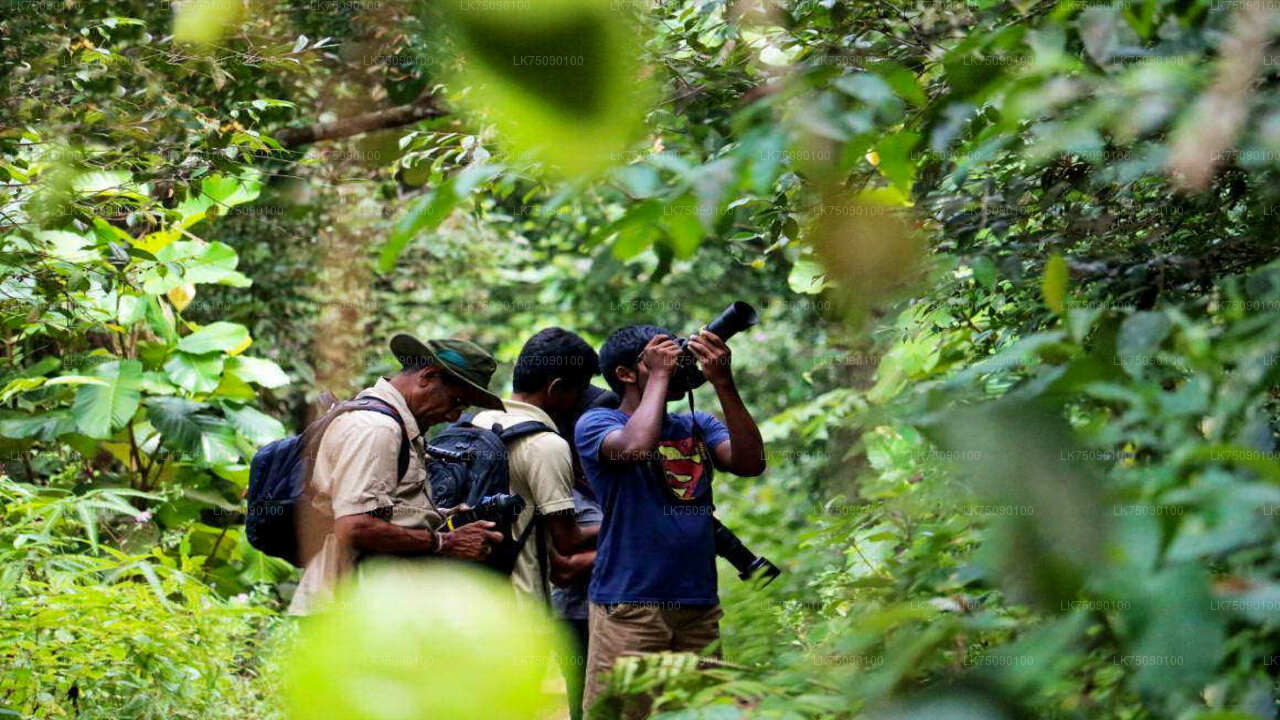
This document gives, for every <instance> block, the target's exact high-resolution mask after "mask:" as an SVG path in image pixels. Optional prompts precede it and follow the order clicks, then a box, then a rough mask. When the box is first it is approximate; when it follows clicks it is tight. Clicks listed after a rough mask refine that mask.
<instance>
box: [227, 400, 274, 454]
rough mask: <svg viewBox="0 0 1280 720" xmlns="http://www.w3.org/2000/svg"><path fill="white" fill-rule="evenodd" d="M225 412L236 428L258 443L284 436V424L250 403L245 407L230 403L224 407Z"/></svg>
mask: <svg viewBox="0 0 1280 720" xmlns="http://www.w3.org/2000/svg"><path fill="white" fill-rule="evenodd" d="M223 412H224V413H225V414H226V416H227V419H229V420H230V421H231V424H232V425H233V426H235V429H236V430H238V431H240V434H241V435H244V436H245V437H246V438H249V440H251V441H253V443H254V444H256V445H261V444H263V443H268V442H271V441H272V440H279V439H280V438H282V437H284V425H281V424H280V421H279V420H276V419H275V418H273V417H271V416H270V415H267V414H266V413H263V412H262V411H260V410H258V409H256V408H253V407H250V406H248V405H245V406H243V407H234V406H230V405H229V406H226V407H224V408H223Z"/></svg>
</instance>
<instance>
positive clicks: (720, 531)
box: [714, 520, 782, 585]
mask: <svg viewBox="0 0 1280 720" xmlns="http://www.w3.org/2000/svg"><path fill="white" fill-rule="evenodd" d="M714 537H715V543H716V554H717V555H719V556H720V557H722V558H724V559H725V560H728V561H729V564H730V565H732V566H733V567H734V569H735V570H737V571H738V579H739V580H750V579H752V578H763V579H764V584H765V585H768V584H769V583H771V582H773V579H774V578H776V577H778V576H779V575H781V574H782V569H781V568H779V567H778V566H777V565H774V564H773V563H771V562H769V561H768V560H767V559H765V558H762V557H760V556H758V555H756V554H755V553H753V552H751V551H750V550H748V549H747V546H746V545H743V544H742V541H741V540H739V539H738V536H737V535H735V534H733V531H732V530H730V529H729V528H727V527H725V526H724V524H723V523H721V522H720V521H719V520H716V521H715V536H714Z"/></svg>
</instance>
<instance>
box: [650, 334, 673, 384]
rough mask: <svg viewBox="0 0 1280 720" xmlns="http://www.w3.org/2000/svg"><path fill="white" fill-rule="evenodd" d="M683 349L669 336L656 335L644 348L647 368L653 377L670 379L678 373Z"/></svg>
mask: <svg viewBox="0 0 1280 720" xmlns="http://www.w3.org/2000/svg"><path fill="white" fill-rule="evenodd" d="M680 352H681V348H680V346H679V345H678V344H676V341H675V340H674V339H672V338H671V337H669V336H667V335H656V336H654V337H653V339H652V340H650V341H649V343H648V344H647V345H645V346H644V353H643V355H642V357H643V359H644V364H645V367H647V368H649V374H650V375H653V376H663V377H670V376H671V375H672V374H674V373H675V371H676V364H677V362H678V360H679V357H680Z"/></svg>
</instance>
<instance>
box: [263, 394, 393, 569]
mask: <svg viewBox="0 0 1280 720" xmlns="http://www.w3.org/2000/svg"><path fill="white" fill-rule="evenodd" d="M355 411H368V412H376V413H378V414H379V415H386V416H387V417H389V418H391V419H393V420H395V421H396V424H397V425H399V426H400V438H401V441H400V454H399V457H398V459H397V465H396V467H397V470H398V473H399V474H398V475H397V477H404V474H405V471H406V470H408V469H409V437H408V433H407V431H406V430H405V427H404V421H403V420H402V419H401V418H400V413H398V412H396V411H395V409H394V408H392V407H391V405H390V404H388V403H387V402H386V401H385V400H380V399H378V398H375V397H369V396H364V397H358V398H356V399H354V400H349V401H347V402H345V403H341V404H339V405H338V406H336V407H334V408H333V409H331V410H330V411H329V412H327V413H325V414H324V415H323V416H321V417H320V418H317V419H316V421H315V422H313V423H311V424H310V425H308V426H307V427H306V429H305V430H303V431H302V433H301V434H299V435H292V436H290V437H287V438H282V439H280V440H276V441H274V442H271V443H267V444H266V445H263V446H262V448H261V449H259V450H258V452H257V453H256V454H254V456H253V462H251V463H250V464H249V492H248V511H247V512H246V513H245V520H244V532H245V536H246V537H247V538H248V539H249V544H250V545H252V546H254V547H255V548H257V549H258V550H260V551H262V552H263V553H265V554H267V555H271V556H272V557H278V558H283V559H285V560H288V561H289V562H290V563H292V564H294V565H295V566H297V567H302V565H303V564H304V562H305V560H306V559H305V558H302V557H301V556H300V555H301V553H300V551H299V548H298V521H297V517H296V513H297V511H298V501H299V499H300V498H301V497H302V491H303V488H304V487H305V486H306V481H307V476H308V474H309V472H310V468H311V466H312V463H313V462H314V461H315V457H316V453H317V452H319V450H320V437H321V436H322V435H323V434H324V431H325V430H326V429H328V427H329V423H331V422H333V420H334V418H336V417H338V416H339V415H342V414H345V413H349V412H355Z"/></svg>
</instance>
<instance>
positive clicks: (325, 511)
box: [289, 335, 502, 614]
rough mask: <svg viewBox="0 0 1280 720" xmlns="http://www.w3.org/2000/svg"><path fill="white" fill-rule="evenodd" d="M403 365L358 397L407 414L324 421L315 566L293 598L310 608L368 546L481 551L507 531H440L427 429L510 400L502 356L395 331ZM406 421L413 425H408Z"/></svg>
mask: <svg viewBox="0 0 1280 720" xmlns="http://www.w3.org/2000/svg"><path fill="white" fill-rule="evenodd" d="M391 351H392V353H393V354H395V356H396V359H397V360H399V361H400V364H401V365H402V366H403V367H402V369H401V370H400V372H399V373H397V374H396V375H394V376H392V377H390V378H382V379H380V380H378V382H377V383H375V384H374V386H373V387H371V388H368V389H366V390H364V391H362V392H361V393H360V394H359V395H357V398H370V399H372V400H373V401H375V402H379V403H380V404H382V405H385V406H388V407H390V408H391V409H392V410H394V411H395V412H396V414H397V415H398V416H399V418H400V422H399V423H398V422H396V420H394V419H393V418H391V417H388V416H386V415H383V414H381V413H378V412H374V411H355V412H346V413H343V414H341V415H338V416H337V417H335V418H333V420H332V422H331V423H330V424H329V426H328V427H327V428H326V429H325V430H324V432H323V434H322V435H321V438H320V441H319V448H318V449H317V450H316V455H315V460H314V463H313V464H312V468H311V474H310V481H309V482H308V484H307V486H306V492H305V497H304V501H305V502H304V504H303V505H301V506H300V507H305V511H303V512H300V513H299V535H300V538H299V540H300V544H301V547H302V551H303V557H304V558H307V562H306V567H305V569H304V570H303V573H302V579H301V580H300V581H299V584H298V589H297V591H296V592H295V593H294V596H293V601H292V603H291V604H290V606H289V612H290V613H292V614H306V613H308V612H310V611H311V610H312V609H314V608H315V607H316V606H317V604H318V603H321V602H323V601H324V600H326V599H327V598H328V597H329V596H330V593H331V592H332V591H333V588H334V586H335V585H336V584H337V582H338V580H339V579H340V578H341V577H342V576H343V575H345V574H346V573H348V572H350V571H351V570H352V569H353V568H354V566H355V562H356V560H357V559H358V558H359V557H361V556H364V555H370V554H388V555H403V556H421V555H438V556H446V557H455V558H463V559H468V560H481V559H484V558H485V557H487V556H488V554H489V553H490V552H492V547H493V545H494V544H495V543H498V542H500V541H501V540H502V535H501V534H500V533H498V532H495V531H493V530H492V527H493V523H491V522H487V521H482V522H476V523H471V524H469V525H464V526H462V527H460V528H458V529H456V530H453V531H452V532H437V531H436V528H438V527H439V526H440V524H441V519H442V518H441V514H440V510H439V509H437V508H436V506H435V503H433V502H432V500H431V494H430V488H429V487H428V484H427V483H426V482H425V480H426V455H425V450H424V448H423V444H422V443H423V440H422V432H423V431H424V430H426V429H427V428H429V427H430V426H431V425H434V424H436V423H439V422H452V421H455V420H457V419H458V417H459V416H460V415H461V414H462V410H463V408H465V407H467V406H473V405H474V406H478V407H483V408H500V407H502V401H501V400H499V399H498V397H497V396H496V395H494V394H493V393H491V392H489V391H488V390H487V389H486V386H487V385H488V384H489V380H490V378H491V377H492V376H493V371H494V370H495V369H496V367H497V363H496V362H495V361H494V359H493V358H492V357H491V356H490V355H489V354H488V353H486V352H485V351H484V350H482V349H481V348H479V347H478V346H476V345H474V344H472V343H469V342H467V341H465V340H453V339H448V340H428V341H427V342H426V343H423V342H420V341H418V340H417V339H415V338H413V337H410V336H409V335H397V336H395V337H394V338H392V340H391ZM401 424H403V430H402V429H401ZM406 437H407V439H408V441H409V442H410V452H409V464H408V468H407V469H406V471H405V473H404V474H403V475H399V474H398V458H399V455H400V447H401V444H402V443H403V442H405V440H406Z"/></svg>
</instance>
